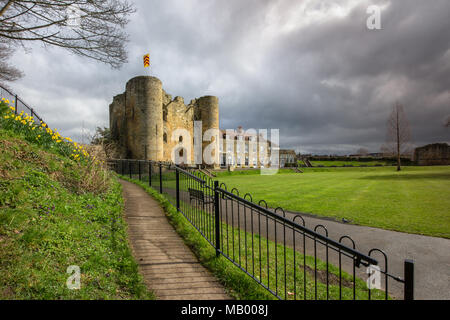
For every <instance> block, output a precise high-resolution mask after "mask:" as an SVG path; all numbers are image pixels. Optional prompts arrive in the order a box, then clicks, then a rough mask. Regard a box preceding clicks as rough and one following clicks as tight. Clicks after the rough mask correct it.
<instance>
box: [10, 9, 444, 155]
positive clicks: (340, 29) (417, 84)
mask: <svg viewBox="0 0 450 320" xmlns="http://www.w3.org/2000/svg"><path fill="white" fill-rule="evenodd" d="M370 4H377V5H380V6H382V8H383V10H382V14H381V23H382V30H368V29H367V28H366V19H367V17H368V14H367V13H366V9H367V7H368V6H369V5H370ZM136 5H137V9H138V12H137V14H136V15H134V16H133V17H132V21H131V23H130V24H129V26H128V33H129V34H130V42H129V44H128V49H129V61H130V62H129V63H128V64H126V65H125V66H124V67H123V68H122V70H120V71H117V70H111V69H109V68H108V67H106V66H103V65H99V64H97V63H95V62H93V61H87V60H85V59H81V58H78V57H74V56H70V55H69V56H68V55H67V53H66V52H65V51H63V50H60V49H52V50H47V51H45V50H43V49H41V48H39V47H35V48H33V51H32V54H24V53H21V52H18V53H17V55H16V56H15V58H14V61H15V62H16V63H18V64H19V65H21V66H22V67H21V68H22V69H23V70H24V71H25V72H26V77H25V78H24V79H23V80H21V81H20V82H18V83H17V84H14V85H13V86H14V87H15V88H17V91H19V92H20V93H22V94H23V95H24V97H25V98H26V99H27V101H30V102H31V103H33V104H34V105H36V107H37V108H38V110H41V112H40V113H41V114H42V116H44V117H45V118H46V119H47V121H48V122H49V123H50V124H54V126H56V127H58V129H62V131H63V132H64V133H65V134H67V135H71V136H73V137H76V138H80V137H81V126H82V122H84V126H85V127H86V128H89V129H91V130H92V129H93V128H95V126H101V125H102V126H103V125H107V124H108V105H109V103H110V102H111V100H112V97H113V95H115V94H118V93H121V92H122V91H123V90H124V87H125V83H126V81H127V80H128V79H129V78H131V77H133V76H136V75H140V74H144V73H145V72H146V71H147V70H143V68H142V61H141V60H142V55H143V54H144V53H145V52H148V51H150V57H151V64H152V69H151V72H152V75H156V76H157V77H159V78H160V79H161V80H162V81H163V85H164V89H165V90H166V91H167V92H168V93H170V94H172V95H173V96H176V95H180V96H183V97H184V98H185V101H186V102H188V101H189V100H190V99H192V98H195V97H198V96H202V95H206V94H212V95H217V96H219V99H220V117H221V118H220V120H221V127H222V128H236V127H237V126H239V125H242V126H243V127H245V128H250V127H252V128H256V129H259V128H265V129H270V128H280V130H281V131H280V135H281V145H282V147H292V148H296V149H297V150H298V151H303V152H317V153H351V152H355V151H356V149H357V148H359V147H362V146H364V147H367V148H369V149H370V150H371V151H374V152H375V151H378V150H379V147H380V145H381V144H382V143H383V141H384V139H385V131H386V130H385V124H386V120H387V117H388V115H389V112H390V107H391V105H392V104H393V103H394V102H395V101H396V100H399V101H401V102H402V103H403V104H404V105H405V108H406V110H407V114H408V118H409V121H410V123H411V129H412V133H413V142H414V143H415V144H417V145H421V144H425V143H430V142H437V141H449V140H450V139H449V131H448V129H446V128H444V127H443V125H442V122H443V119H444V118H445V117H446V116H447V115H448V114H450V33H449V32H448V30H450V19H449V17H450V2H449V1H448V0H433V1H431V2H430V1H419V0H395V1H387V0H380V1H375V0H374V1H359V0H358V1H356V0H342V1H331V0H330V1H319V0H314V1H312V0H311V1H298V0H296V1H294V0H292V1H287V0H284V1H272V0H271V1H260V0H245V1H237V0H233V1H218V0H217V1H206V0H190V1H185V0H183V1H181V0H180V1H175V0H173V1H156V0H155V1H136Z"/></svg>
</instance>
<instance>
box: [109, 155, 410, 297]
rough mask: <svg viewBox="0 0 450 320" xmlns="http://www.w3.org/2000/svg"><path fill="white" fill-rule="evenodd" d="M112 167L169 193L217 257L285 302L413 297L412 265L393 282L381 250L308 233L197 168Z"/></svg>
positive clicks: (297, 221)
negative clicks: (368, 249)
mask: <svg viewBox="0 0 450 320" xmlns="http://www.w3.org/2000/svg"><path fill="white" fill-rule="evenodd" d="M109 164H110V168H111V169H113V170H114V171H115V172H117V173H118V174H121V175H124V176H128V177H130V178H133V179H138V180H140V181H146V182H147V183H148V184H149V186H151V187H153V188H154V189H155V190H158V191H159V192H160V193H161V194H164V195H165V196H166V197H167V198H168V200H169V201H170V202H171V203H172V204H173V205H174V206H175V207H176V208H177V210H178V211H179V212H181V213H182V214H183V215H184V216H185V217H186V219H187V220H188V221H189V222H190V223H191V224H192V225H193V226H194V227H195V228H196V229H197V230H198V232H199V233H200V234H201V235H202V236H203V237H204V238H205V239H206V240H207V241H208V242H209V243H210V244H211V245H212V246H213V247H214V248H215V250H216V254H217V256H219V255H222V256H224V257H225V258H227V259H228V260H229V261H231V262H232V263H233V264H234V265H236V266H237V267H238V268H239V269H241V270H242V271H243V272H245V273H246V274H247V275H248V276H250V277H251V278H252V279H254V280H255V281H256V282H258V283H259V284H260V285H261V286H262V287H264V288H265V289H266V290H268V291H269V292H271V293H272V294H273V295H274V296H276V297H277V298H279V299H286V300H297V299H314V300H317V299H336V300H340V299H368V300H371V299H390V298H403V299H406V300H412V299H413V298H414V263H413V261H411V260H405V261H404V276H403V278H400V277H397V276H394V275H392V274H390V273H389V272H388V257H387V255H386V254H385V253H384V252H383V251H382V250H380V249H372V250H370V251H369V252H368V253H367V254H364V253H362V252H360V251H358V250H357V249H356V244H355V241H353V239H352V238H351V237H349V236H346V235H344V236H342V237H340V238H339V239H338V240H333V239H331V238H330V237H329V236H328V230H327V228H325V227H324V226H323V225H317V226H315V227H314V228H312V229H311V228H307V227H306V226H305V220H304V219H303V217H302V216H301V215H298V214H297V215H294V214H290V213H286V212H285V211H284V210H283V209H282V208H276V209H269V208H268V207H267V203H266V202H265V201H264V200H261V201H259V203H254V202H253V199H252V196H251V195H250V194H248V193H247V194H245V195H243V196H241V195H240V194H239V191H238V190H237V189H235V188H233V189H231V190H228V189H227V187H226V185H225V184H224V183H219V182H218V181H217V180H213V179H212V178H210V177H208V176H207V175H205V174H203V173H201V172H199V171H197V170H195V169H186V168H184V169H183V168H180V167H178V166H175V165H173V164H170V163H162V162H154V161H143V160H112V161H110V162H109ZM375 254H376V255H377V257H378V256H379V257H381V258H382V260H378V259H376V258H375V257H374V256H375ZM380 262H381V265H380ZM368 267H369V268H370V269H369V271H370V270H372V271H373V274H372V275H371V276H370V280H371V281H370V283H371V285H373V286H374V287H375V288H369V287H368V284H367V283H368V282H367V281H364V280H362V279H365V278H368V276H367V268H368ZM392 280H393V281H394V284H395V287H394V288H393V289H394V290H391V281H392ZM391 291H393V292H394V294H390V292H391Z"/></svg>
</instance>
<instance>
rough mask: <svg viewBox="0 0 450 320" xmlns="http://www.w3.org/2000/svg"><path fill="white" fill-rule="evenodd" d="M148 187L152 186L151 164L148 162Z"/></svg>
mask: <svg viewBox="0 0 450 320" xmlns="http://www.w3.org/2000/svg"><path fill="white" fill-rule="evenodd" d="M148 186H149V187H151V186H152V162H151V161H149V162H148Z"/></svg>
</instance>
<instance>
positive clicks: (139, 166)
mask: <svg viewBox="0 0 450 320" xmlns="http://www.w3.org/2000/svg"><path fill="white" fill-rule="evenodd" d="M138 171H139V181H141V160H138Z"/></svg>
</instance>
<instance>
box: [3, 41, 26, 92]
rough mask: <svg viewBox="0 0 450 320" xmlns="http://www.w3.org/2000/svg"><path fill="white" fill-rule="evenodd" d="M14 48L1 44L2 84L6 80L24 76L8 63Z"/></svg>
mask: <svg viewBox="0 0 450 320" xmlns="http://www.w3.org/2000/svg"><path fill="white" fill-rule="evenodd" d="M11 53H12V49H11V48H8V47H7V46H5V45H1V44H0V84H3V85H5V84H4V83H3V82H5V81H15V80H17V79H19V78H21V77H22V72H21V71H20V70H19V69H17V68H15V67H13V66H11V65H10V64H9V63H8V58H9V57H10V55H11Z"/></svg>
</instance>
